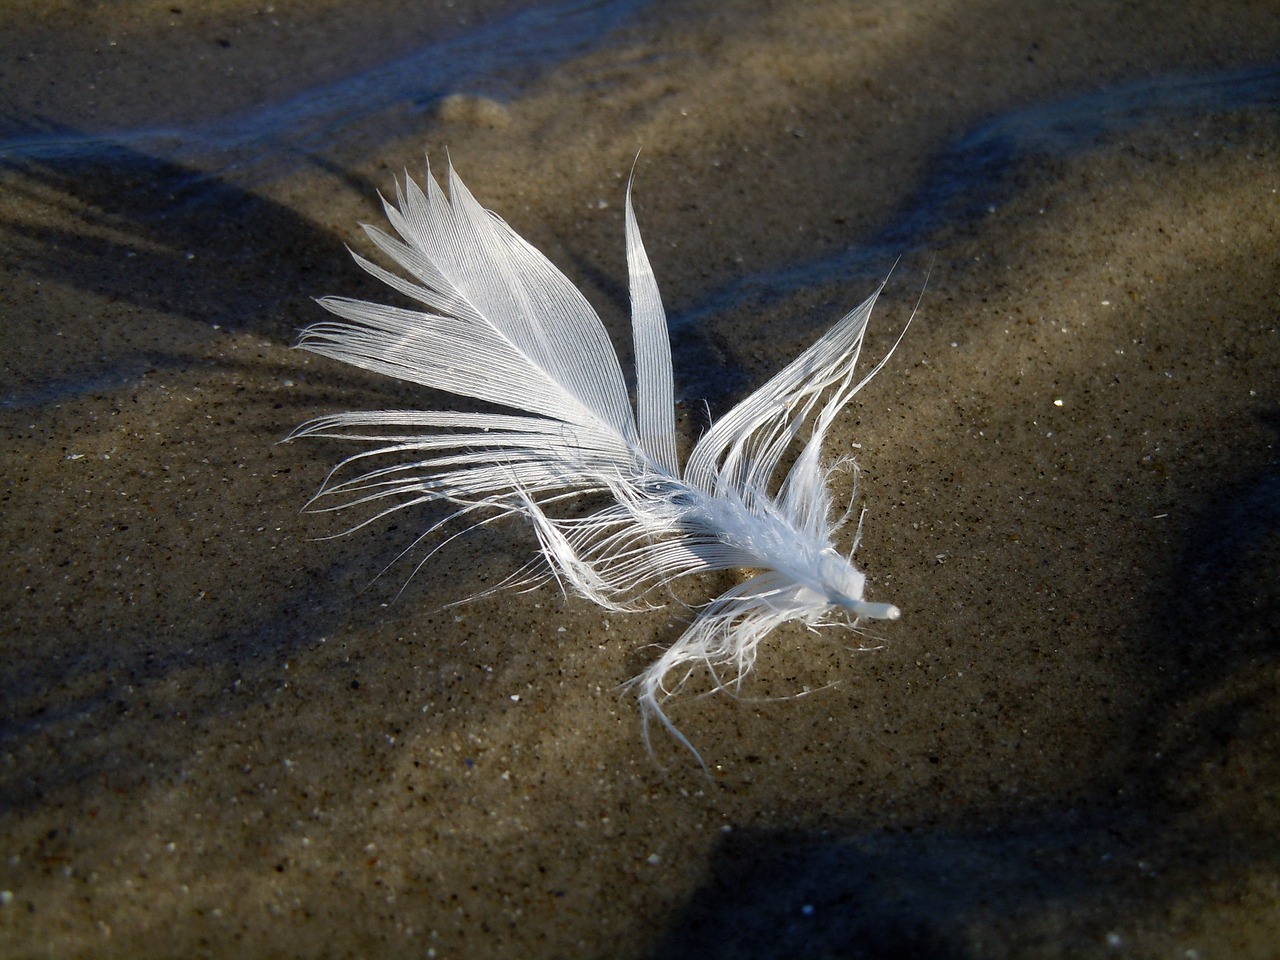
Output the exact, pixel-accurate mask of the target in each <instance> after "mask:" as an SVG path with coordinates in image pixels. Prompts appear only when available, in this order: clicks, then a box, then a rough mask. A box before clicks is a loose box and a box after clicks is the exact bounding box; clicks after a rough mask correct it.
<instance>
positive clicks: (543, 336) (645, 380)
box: [290, 164, 905, 755]
mask: <svg viewBox="0 0 1280 960" xmlns="http://www.w3.org/2000/svg"><path fill="white" fill-rule="evenodd" d="M446 180H447V185H448V192H447V193H446V192H445V190H444V189H442V188H441V187H440V186H439V185H438V184H437V182H436V180H435V178H434V177H433V176H432V175H431V173H430V170H428V173H427V176H426V178H425V182H424V186H423V187H419V186H418V184H417V183H415V182H414V181H413V180H412V179H410V178H408V177H406V178H405V180H404V182H403V184H401V183H397V185H396V194H395V201H394V202H391V201H389V200H384V201H383V204H384V209H385V212H386V215H387V219H388V220H389V222H390V224H391V227H392V228H393V230H394V234H392V233H388V232H385V231H383V230H381V229H379V228H377V227H372V226H370V227H366V228H365V229H366V232H367V234H368V235H369V237H370V239H371V240H372V242H373V244H374V245H375V246H377V247H378V248H379V250H380V251H381V252H382V253H383V254H384V255H385V256H386V257H388V258H389V259H390V260H391V261H393V262H394V263H395V264H396V265H397V266H398V267H399V271H393V270H388V269H386V268H384V267H381V266H378V265H376V264H374V263H373V262H371V261H369V260H367V259H365V258H364V257H361V256H360V255H358V254H353V256H354V257H355V259H356V262H357V263H358V264H359V265H360V266H361V267H362V268H363V269H365V270H366V271H368V272H369V273H371V274H372V275H373V276H375V277H377V278H378V279H379V280H381V281H383V282H384V283H386V284H387V285H388V286H390V287H392V288H393V289H395V290H396V291H398V292H399V293H400V294H402V295H403V296H405V297H407V298H408V299H409V300H411V301H413V302H414V306H413V308H406V307H398V306H390V305H385V304H381V303H373V302H368V301H361V300H351V299H346V298H339V297H330V298H326V299H323V300H321V301H320V303H321V306H323V307H324V308H325V309H326V310H328V311H329V312H330V313H331V314H333V315H334V317H335V318H336V319H330V320H327V321H323V322H320V323H316V324H314V325H312V326H311V327H309V328H308V329H307V330H305V331H304V332H303V334H302V337H301V339H300V341H299V346H300V347H302V348H303V349H306V350H310V351H312V352H314V353H318V354H321V355H324V356H327V357H331V358H333V359H336V360H341V361H343V362H346V363H350V364H353V365H355V366H358V367H362V368H364V369H366V370H371V371H375V372H378V373H382V374H386V375H388V376H392V377H396V378H399V379H401V380H406V381H409V382H412V383H416V384H420V385H422V386H425V387H429V388H431V389H434V390H437V391H443V392H446V393H452V394H455V395H458V396H462V397H467V398H471V399H474V400H479V401H481V402H482V403H483V404H487V405H489V406H492V407H497V408H499V409H502V410H504V411H506V412H499V413H495V412H464V411H452V410H380V411H363V412H351V413H341V414H334V415H330V416H326V417H322V418H319V419H317V420H313V421H311V422H309V423H307V424H303V425H302V426H301V427H299V428H298V429H297V430H295V431H294V433H293V434H292V435H291V437H290V438H291V439H292V438H293V437H299V436H313V437H330V438H342V439H346V440H354V441H359V442H363V443H368V444H371V445H372V447H371V449H368V450H365V451H364V452H362V453H358V454H355V455H353V456H351V457H349V458H348V459H347V460H344V461H342V463H340V464H339V466H338V467H336V468H335V469H334V471H332V472H331V473H330V475H329V477H328V479H327V480H326V481H325V484H324V485H323V486H322V487H321V489H320V491H319V492H318V493H317V494H316V495H315V498H314V500H313V502H312V508H313V509H343V508H347V507H362V508H366V509H367V510H371V511H372V513H373V517H372V519H377V518H385V517H387V516H389V515H390V514H392V513H394V512H395V511H398V510H401V509H404V508H406V507H411V506H414V505H417V504H421V503H424V502H430V501H443V502H445V503H447V504H450V505H452V506H453V508H454V513H453V514H452V518H451V519H453V520H455V521H457V522H458V523H460V524H461V525H462V526H463V529H462V531H460V532H458V533H455V534H454V537H456V536H460V535H461V534H462V533H465V531H466V530H467V529H469V528H470V527H473V526H479V525H481V524H482V523H487V522H489V520H490V519H492V518H493V517H495V516H496V517H502V516H512V515H514V516H521V517H523V518H525V519H526V520H527V521H529V522H530V523H531V524H532V526H533V528H534V531H535V533H536V534H537V539H538V543H539V546H540V548H541V560H542V563H543V573H542V574H541V575H539V576H542V577H546V578H554V579H555V580H557V581H558V582H559V583H560V585H561V586H562V587H563V588H564V589H565V590H566V591H569V592H573V593H576V594H578V595H580V596H583V597H586V598H588V599H590V600H592V601H594V602H596V603H598V604H600V605H602V606H604V607H606V608H608V609H612V610H618V609H637V608H643V607H645V605H646V602H647V600H646V598H647V597H651V596H652V595H653V594H654V592H655V591H657V590H658V589H659V588H665V587H666V586H667V585H668V584H670V583H671V582H672V581H674V580H677V579H679V578H682V577H687V576H690V575H693V574H699V573H704V572H708V571H717V570H729V569H740V570H745V571H752V574H751V575H750V576H748V577H747V578H746V579H744V580H743V581H742V582H740V583H739V584H737V585H736V586H734V587H731V588H730V589H729V590H727V591H726V592H725V593H724V594H722V595H721V596H720V597H718V598H716V599H714V600H712V601H710V602H709V603H707V604H706V605H704V606H703V607H701V608H700V609H699V610H698V612H697V614H696V616H695V617H694V618H693V620H692V622H691V623H690V624H689V626H688V628H687V629H686V630H685V631H684V633H683V634H682V635H681V636H680V637H679V639H677V640H676V641H675V642H674V643H673V644H672V645H671V646H670V647H668V648H667V649H666V650H665V651H664V652H663V654H662V655H661V656H659V657H658V658H657V660H656V661H655V662H654V663H653V664H651V665H650V666H649V668H648V669H646V670H645V671H644V673H643V674H641V675H640V676H639V677H637V678H635V680H634V681H633V682H634V684H635V686H636V688H637V689H638V692H639V697H640V701H641V705H642V706H643V707H644V711H643V712H644V715H645V719H646V730H647V728H648V724H647V721H648V718H649V717H650V716H653V715H656V716H657V717H658V718H659V719H660V720H661V722H662V723H663V724H664V725H665V726H666V727H667V729H669V730H670V731H671V732H672V733H673V734H674V735H675V736H676V737H677V739H678V740H679V741H680V742H682V743H684V744H685V745H686V746H689V742H688V740H686V739H685V738H684V737H683V735H681V734H680V733H679V732H678V731H677V730H676V729H675V727H674V726H673V725H672V724H671V722H670V720H669V719H668V718H667V717H666V715H665V713H664V712H663V709H662V703H663V701H665V700H666V699H667V698H668V697H669V696H670V695H671V694H672V693H674V692H675V691H677V690H678V689H679V688H680V686H681V685H682V684H683V682H684V680H685V679H687V678H688V676H689V674H690V672H691V671H692V670H694V669H695V668H697V667H699V666H705V667H706V668H707V669H709V671H710V672H711V675H712V677H713V678H714V680H715V684H716V687H717V688H718V689H725V688H735V689H736V688H737V687H738V685H739V684H740V683H741V680H742V678H743V677H745V676H746V674H747V673H749V672H750V671H751V669H752V667H753V665H754V662H755V657H756V651H757V648H758V646H759V644H760V642H761V640H762V639H763V638H764V637H765V636H766V635H767V634H769V633H770V632H771V631H772V630H773V629H774V628H776V627H778V626H780V625H781V624H783V623H785V622H788V621H800V622H801V623H805V624H808V625H811V626H812V625H825V624H827V623H829V622H830V614H831V613H832V612H833V611H841V610H843V611H844V612H845V614H846V615H849V616H851V617H852V619H853V620H855V621H856V620H858V619H860V618H867V619H874V620H897V619H898V618H899V617H900V616H901V612H900V610H899V609H898V608H897V607H896V606H894V605H892V604H888V603H878V602H871V601H869V600H867V599H865V597H864V592H865V583H866V578H865V576H864V575H863V574H862V573H861V572H860V571H859V570H858V569H857V568H856V567H855V566H854V565H853V563H852V561H851V560H850V559H848V558H846V557H844V556H843V555H841V554H840V553H839V552H837V550H836V549H835V547H834V546H833V541H834V535H835V532H836V530H837V529H838V527H839V526H840V523H841V522H842V519H843V518H833V517H832V512H833V511H832V510H831V504H830V496H829V493H828V490H827V486H826V484H827V480H828V477H829V476H830V475H831V472H832V469H833V468H832V467H831V466H830V465H829V464H826V463H824V458H823V453H822V447H823V443H824V441H825V439H826V435H827V432H828V430H829V428H830V427H831V425H832V423H833V421H834V420H835V417H836V415H837V414H838V413H839V412H840V410H841V409H842V408H843V407H844V406H845V404H847V403H848V402H849V400H850V399H851V398H852V397H853V396H854V395H855V394H856V393H857V392H858V391H859V390H861V389H862V387H863V386H865V385H866V383H867V382H868V381H869V380H870V379H871V377H872V376H874V375H875V374H876V373H877V372H878V371H879V370H880V369H881V368H882V367H883V366H884V364H885V362H887V360H888V358H889V355H891V354H892V352H893V349H894V348H896V347H897V343H895V344H894V347H893V348H891V349H890V351H889V354H886V356H885V357H884V358H882V359H881V360H880V362H879V363H878V364H877V365H876V366H875V367H874V368H873V369H872V370H871V371H870V373H867V374H865V375H863V376H862V377H860V378H858V377H855V375H854V371H855V368H856V366H857V362H858V356H859V353H860V352H861V349H862V343H863V337H864V334H865V332H866V328H867V323H868V321H869V319H870V316H871V311H872V308H873V307H874V305H875V303H876V298H877V297H878V296H879V293H880V290H879V289H878V290H876V291H875V292H874V293H872V295H871V296H870V297H868V298H867V300H866V301H865V302H863V303H862V304H861V305H860V306H859V307H857V308H856V309H854V310H852V311H850V312H849V313H848V314H847V315H846V316H845V317H844V318H842V319H841V320H840V321H839V322H838V323H836V324H835V326H834V327H832V328H831V329H830V330H829V331H828V332H827V333H826V334H825V335H823V336H822V337H821V338H820V339H818V341H817V342H815V343H814V344H813V345H812V346H811V347H809V349H807V350H806V351H804V353H802V354H801V355H800V356H799V357H798V358H797V359H796V360H795V361H794V362H792V363H791V364H790V365H789V366H787V367H786V368H785V369H783V370H782V371H781V372H780V373H778V374H777V375H775V376H774V377H773V378H772V379H771V380H769V381H768V382H767V383H766V384H764V386H762V387H760V388H759V389H758V390H756V391H755V392H754V393H753V394H751V395H750V396H748V397H747V398H746V399H744V400H743V401H742V402H741V403H739V404H738V405H737V406H735V407H734V408H733V409H731V410H730V411H729V412H728V413H727V414H725V415H724V416H723V417H721V418H720V419H719V420H717V421H716V422H715V423H714V424H712V425H711V426H710V427H709V429H708V430H707V431H706V433H704V434H703V436H702V437H701V439H699V440H698V442H697V443H696V444H695V445H694V447H693V449H692V451H691V452H690V454H689V455H688V457H687V458H685V460H684V462H683V463H682V462H680V460H679V458H678V456H677V444H676V433H675V413H674V410H675V403H674V394H673V387H672V371H671V347H670V342H669V338H668V332H667V323H666V314H665V312H664V310H663V306H662V300H661V297H660V296H659V294H658V287H657V283H656V280H655V279H654V274H653V270H652V268H651V266H650V263H649V259H648V255H647V254H646V252H645V248H644V244H643V242H642V241H641V239H640V231H639V227H638V226H637V223H636V217H635V211H634V209H633V208H632V204H631V185H630V183H628V185H627V195H626V207H625V236H626V252H627V266H628V272H629V275H630V288H631V307H632V334H633V338H634V354H635V358H636V364H635V376H634V381H633V382H634V387H635V404H634V407H633V405H632V402H631V396H630V389H629V387H628V381H627V378H626V377H625V376H624V374H623V371H622V369H621V367H620V365H619V363H618V358H617V353H616V351H615V349H614V347H613V344H612V342H611V341H610V339H609V337H608V335H607V333H606V332H605V329H604V326H603V324H602V323H601V322H600V320H599V318H598V317H597V315H596V313H595V311H594V310H593V309H592V308H591V307H590V305H589V304H588V303H587V301H586V300H585V299H584V298H583V297H582V295H581V294H580V293H579V292H578V290H577V289H576V288H575V287H574V286H573V285H572V283H570V282H569V280H568V279H567V278H566V277H565V276H564V274H563V273H561V272H560V271H559V270H558V269H556V267H554V266H553V265H552V264H551V263H550V261H548V260H547V259H546V258H545V257H544V256H543V255H542V254H541V253H539V252H538V251H537V250H535V249H534V248H533V247H532V246H531V245H529V244H528V243H527V242H525V241H524V240H523V239H522V238H521V237H520V236H519V235H517V234H516V233H515V231H514V230H512V229H511V228H510V227H509V226H508V225H507V224H506V223H505V222H504V221H502V220H501V219H500V218H498V217H497V216H496V215H494V214H491V213H490V212H489V211H487V210H485V209H484V208H483V207H482V206H480V204H479V203H478V202H477V201H476V200H475V198H474V197H473V196H472V195H471V193H470V192H469V191H468V190H467V188H466V187H465V186H464V185H463V183H462V181H461V179H459V178H458V176H457V174H456V173H455V172H454V170H453V167H452V165H451V164H450V165H449V167H448V170H447V176H446ZM880 289H883V284H882V285H881V288H880ZM904 333H905V329H904ZM898 342H901V337H899V338H898ZM788 457H790V458H791V459H790V466H789V467H788V468H787V469H786V470H785V471H783V470H782V469H781V464H782V463H784V462H785V461H786V460H787V459H788ZM357 467H359V468H364V472H358V471H357V470H355V469H347V468H357ZM350 474H354V475H350ZM582 497H596V498H603V499H604V500H605V501H606V502H605V505H604V506H602V507H601V508H600V509H599V510H597V511H596V512H595V513H591V514H587V515H581V514H574V513H572V512H569V511H566V510H565V509H564V504H565V503H566V502H568V501H570V500H573V499H577V498H582ZM369 522H371V520H365V521H364V522H362V523H360V524H358V525H357V526H364V525H366V524H367V523H369ZM438 529H439V527H433V528H431V529H429V530H428V531H427V534H430V533H434V532H437V531H438ZM427 534H423V536H427ZM448 539H453V537H450V538H448ZM415 542H416V541H415ZM446 542H447V541H446ZM433 552H434V551H433ZM533 579H534V580H537V579H539V577H537V576H535V577H534V578H533ZM520 582H521V583H523V584H527V583H529V582H530V581H529V578H528V577H525V578H524V579H521V580H520ZM726 672H727V675H729V676H730V677H732V679H730V680H727V681H726V680H725V679H724V678H725V676H726ZM673 676H676V677H680V678H681V679H680V681H679V682H676V683H675V684H669V683H668V678H670V677H673ZM690 749H692V747H691V746H690ZM694 752H695V755H696V751H694Z"/></svg>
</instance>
